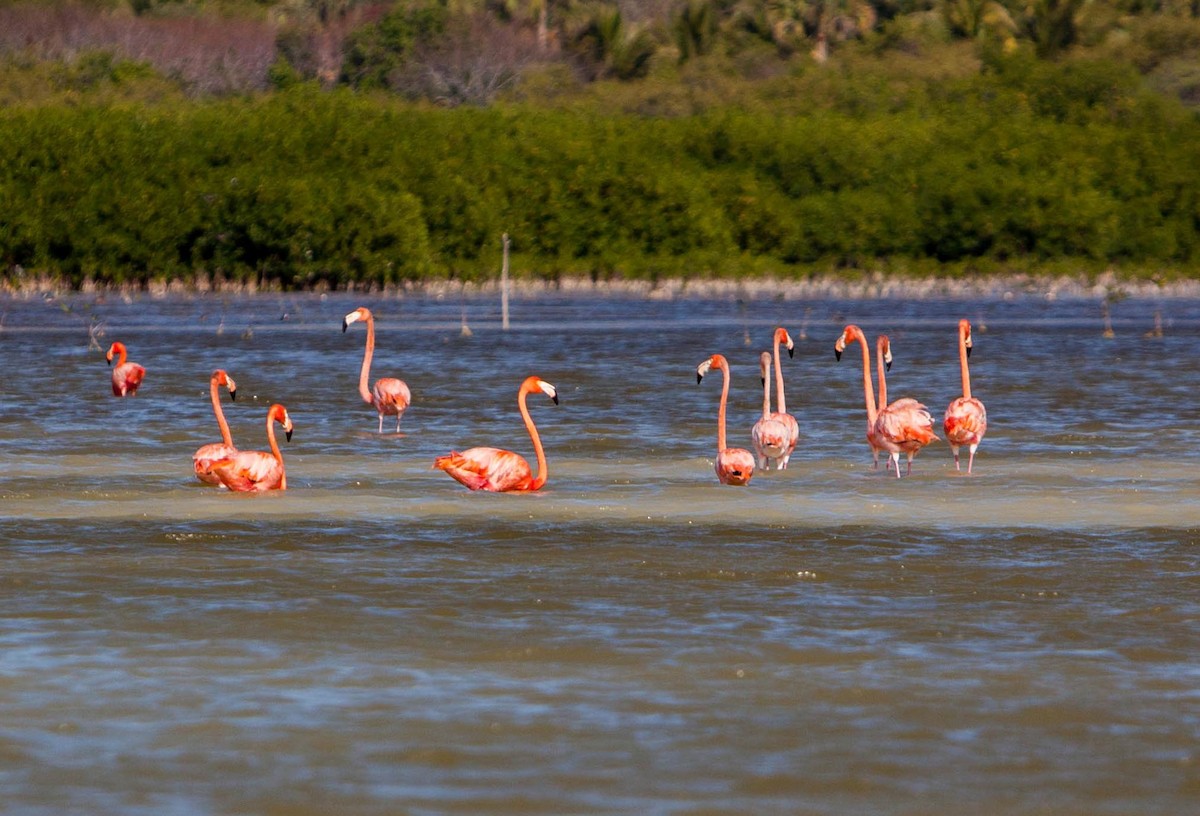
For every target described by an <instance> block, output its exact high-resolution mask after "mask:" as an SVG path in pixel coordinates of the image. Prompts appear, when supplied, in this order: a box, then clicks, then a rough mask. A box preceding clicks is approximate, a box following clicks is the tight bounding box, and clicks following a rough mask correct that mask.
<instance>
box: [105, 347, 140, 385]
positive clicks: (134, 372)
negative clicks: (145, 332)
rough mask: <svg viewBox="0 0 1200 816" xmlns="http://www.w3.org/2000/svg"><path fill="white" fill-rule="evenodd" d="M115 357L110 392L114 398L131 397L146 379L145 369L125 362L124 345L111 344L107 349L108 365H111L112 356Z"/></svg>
mask: <svg viewBox="0 0 1200 816" xmlns="http://www.w3.org/2000/svg"><path fill="white" fill-rule="evenodd" d="M114 354H115V355H117V367H116V368H114V369H113V370H112V390H113V396H114V397H132V396H134V395H135V394H137V390H138V386H139V385H141V384H142V380H143V379H145V378H146V369H145V368H143V367H142V366H140V365H138V364H137V363H127V362H125V344H124V343H121V342H117V343H113V344H112V345H111V346H109V347H108V354H107V355H106V356H107V358H108V364H109V365H112V359H113V355H114Z"/></svg>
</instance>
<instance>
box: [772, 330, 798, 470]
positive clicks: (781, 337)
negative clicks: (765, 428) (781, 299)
mask: <svg viewBox="0 0 1200 816" xmlns="http://www.w3.org/2000/svg"><path fill="white" fill-rule="evenodd" d="M781 342H782V343H784V344H785V345H786V346H787V353H788V357H789V358H790V357H793V356H795V354H796V347H795V344H793V343H792V336H791V335H790V334H788V333H787V329H785V328H783V327H780V328H777V329H775V392H776V396H775V400H776V402H777V403H778V407H777V408H776V409H775V414H774V416H775V419H778V420H779V421H780V422H782V423H783V424H784V425H786V426H787V429H788V449H787V453H786V454H784V456H783V461H782V462H781V463H780V464H779V469H780V470H783V469H784V468H786V467H787V466H788V459H790V458H791V456H792V451H793V450H795V449H796V443H797V442H799V441H800V423H798V422H797V421H796V418H795V417H794V416H792V415H791V414H789V413H788V412H787V400H786V399H784V396H783V366H781V365H780V364H779V344H780V343H781Z"/></svg>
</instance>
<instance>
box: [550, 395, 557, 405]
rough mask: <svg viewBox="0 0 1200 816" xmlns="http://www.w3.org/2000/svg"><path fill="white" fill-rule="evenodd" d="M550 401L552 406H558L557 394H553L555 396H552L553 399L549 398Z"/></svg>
mask: <svg viewBox="0 0 1200 816" xmlns="http://www.w3.org/2000/svg"><path fill="white" fill-rule="evenodd" d="M550 399H552V400H554V404H555V405H558V394H555V395H554V396H553V397H551V398H550Z"/></svg>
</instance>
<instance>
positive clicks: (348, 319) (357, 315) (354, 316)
mask: <svg viewBox="0 0 1200 816" xmlns="http://www.w3.org/2000/svg"><path fill="white" fill-rule="evenodd" d="M370 319H371V310H370V309H368V308H367V307H366V306H360V307H359V308H357V309H355V310H354V311H353V312H351V313H350V314H348V315H346V316H345V317H343V318H342V331H343V332H344V331H346V329H348V328H350V324H351V323H354V322H357V321H359V320H370Z"/></svg>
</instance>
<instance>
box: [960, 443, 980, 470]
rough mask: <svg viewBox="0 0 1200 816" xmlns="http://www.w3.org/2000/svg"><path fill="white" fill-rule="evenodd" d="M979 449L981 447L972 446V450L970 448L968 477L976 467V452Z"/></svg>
mask: <svg viewBox="0 0 1200 816" xmlns="http://www.w3.org/2000/svg"><path fill="white" fill-rule="evenodd" d="M978 447H979V446H978V445H972V446H971V447H970V448H968V450H969V451H970V453H969V454H968V455H967V475H968V476H969V475H970V474H971V468H972V467H973V466H974V465H975V451H976V450H977V449H978ZM955 458H956V459H957V458H958V457H955Z"/></svg>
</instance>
